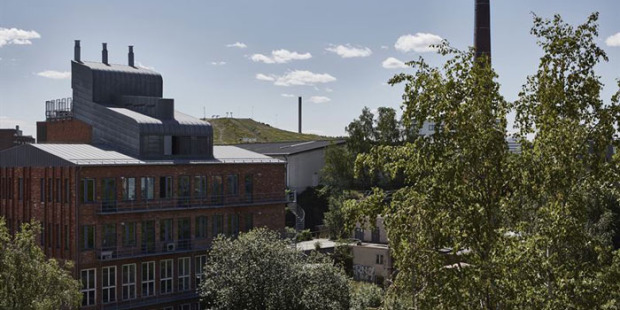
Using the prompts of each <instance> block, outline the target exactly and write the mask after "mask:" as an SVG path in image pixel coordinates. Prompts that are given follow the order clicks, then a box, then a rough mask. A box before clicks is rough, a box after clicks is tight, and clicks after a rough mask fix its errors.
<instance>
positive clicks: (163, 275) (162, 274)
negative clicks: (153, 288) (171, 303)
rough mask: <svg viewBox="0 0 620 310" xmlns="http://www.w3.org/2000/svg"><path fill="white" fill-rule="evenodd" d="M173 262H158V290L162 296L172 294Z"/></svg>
mask: <svg viewBox="0 0 620 310" xmlns="http://www.w3.org/2000/svg"><path fill="white" fill-rule="evenodd" d="M172 265H173V261H172V260H171V259H164V260H162V261H160V262H159V289H160V292H161V293H162V294H166V293H172V276H173V267H172Z"/></svg>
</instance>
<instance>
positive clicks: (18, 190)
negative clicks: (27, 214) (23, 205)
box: [17, 178, 24, 201]
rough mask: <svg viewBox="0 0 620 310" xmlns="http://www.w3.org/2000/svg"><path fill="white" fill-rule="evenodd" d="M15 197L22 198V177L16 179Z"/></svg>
mask: <svg viewBox="0 0 620 310" xmlns="http://www.w3.org/2000/svg"><path fill="white" fill-rule="evenodd" d="M17 199H19V200H20V201H22V200H24V178H19V179H17Z"/></svg>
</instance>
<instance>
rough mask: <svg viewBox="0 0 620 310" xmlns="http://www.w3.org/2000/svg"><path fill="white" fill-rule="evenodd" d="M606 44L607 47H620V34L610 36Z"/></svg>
mask: <svg viewBox="0 0 620 310" xmlns="http://www.w3.org/2000/svg"><path fill="white" fill-rule="evenodd" d="M605 44H607V46H615V47H620V32H618V33H616V34H614V35H612V36H609V37H608V38H607V40H605Z"/></svg>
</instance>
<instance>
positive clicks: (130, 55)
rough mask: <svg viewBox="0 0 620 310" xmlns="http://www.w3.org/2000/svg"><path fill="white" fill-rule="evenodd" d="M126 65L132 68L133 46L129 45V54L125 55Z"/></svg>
mask: <svg viewBox="0 0 620 310" xmlns="http://www.w3.org/2000/svg"><path fill="white" fill-rule="evenodd" d="M127 65H128V66H130V67H133V66H134V65H133V45H129V53H128V54H127Z"/></svg>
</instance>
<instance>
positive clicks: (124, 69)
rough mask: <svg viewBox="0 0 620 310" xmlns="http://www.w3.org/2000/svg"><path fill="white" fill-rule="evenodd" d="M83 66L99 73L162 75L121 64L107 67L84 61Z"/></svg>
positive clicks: (102, 64) (98, 63)
mask: <svg viewBox="0 0 620 310" xmlns="http://www.w3.org/2000/svg"><path fill="white" fill-rule="evenodd" d="M82 64H83V65H85V66H87V67H89V68H91V69H93V70H99V71H110V72H123V73H140V74H146V75H161V74H159V73H157V72H155V71H153V70H149V69H145V68H142V67H130V66H127V65H119V64H109V65H106V64H104V63H100V62H93V61H83V62H82Z"/></svg>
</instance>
